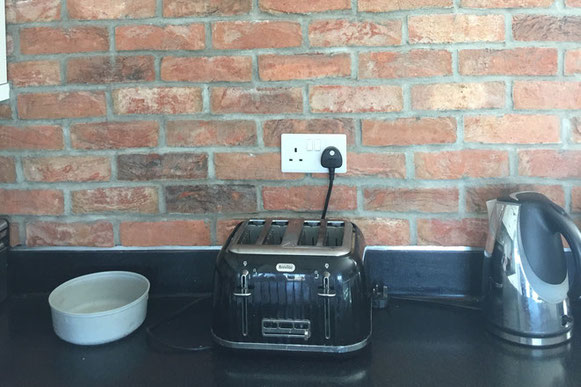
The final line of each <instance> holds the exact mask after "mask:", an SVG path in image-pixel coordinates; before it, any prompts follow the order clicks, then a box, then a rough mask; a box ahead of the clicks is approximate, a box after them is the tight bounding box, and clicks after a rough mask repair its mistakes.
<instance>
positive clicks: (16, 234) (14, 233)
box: [8, 222, 22, 247]
mask: <svg viewBox="0 0 581 387" xmlns="http://www.w3.org/2000/svg"><path fill="white" fill-rule="evenodd" d="M19 229H20V225H19V224H18V223H14V222H10V225H9V229H8V230H9V231H8V232H9V233H10V247H16V246H18V245H21V244H22V243H21V242H20V231H19Z"/></svg>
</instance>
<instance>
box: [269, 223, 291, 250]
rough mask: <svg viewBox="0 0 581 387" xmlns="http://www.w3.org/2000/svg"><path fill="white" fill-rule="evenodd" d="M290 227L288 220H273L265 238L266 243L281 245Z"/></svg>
mask: <svg viewBox="0 0 581 387" xmlns="http://www.w3.org/2000/svg"><path fill="white" fill-rule="evenodd" d="M287 227H288V220H273V221H272V224H271V225H270V229H269V230H268V234H266V238H265V239H264V244H265V245H280V243H281V242H282V238H283V237H284V233H285V232H286V229H287Z"/></svg>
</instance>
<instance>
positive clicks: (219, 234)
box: [216, 219, 243, 246]
mask: <svg viewBox="0 0 581 387" xmlns="http://www.w3.org/2000/svg"><path fill="white" fill-rule="evenodd" d="M241 222H243V219H218V221H217V222H216V244H217V245H219V246H221V245H223V244H224V243H226V240H227V239H228V237H229V236H230V234H231V233H232V231H234V229H235V228H236V226H237V225H238V224H239V223H241Z"/></svg>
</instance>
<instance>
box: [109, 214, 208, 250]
mask: <svg viewBox="0 0 581 387" xmlns="http://www.w3.org/2000/svg"><path fill="white" fill-rule="evenodd" d="M119 233H120V236H121V244H122V245H123V246H207V245H209V244H210V227H209V226H208V225H207V224H206V222H205V221H203V220H170V221H165V222H123V223H121V226H120V227H119Z"/></svg>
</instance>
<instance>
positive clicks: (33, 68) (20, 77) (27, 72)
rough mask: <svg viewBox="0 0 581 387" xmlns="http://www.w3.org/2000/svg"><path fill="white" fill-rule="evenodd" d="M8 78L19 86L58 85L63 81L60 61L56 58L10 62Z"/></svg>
mask: <svg viewBox="0 0 581 387" xmlns="http://www.w3.org/2000/svg"><path fill="white" fill-rule="evenodd" d="M8 80H9V81H10V82H11V83H12V85H13V86H18V87H25V86H44V85H58V84H60V83H61V71H60V63H59V61H56V60H39V61H29V62H10V63H8Z"/></svg>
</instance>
